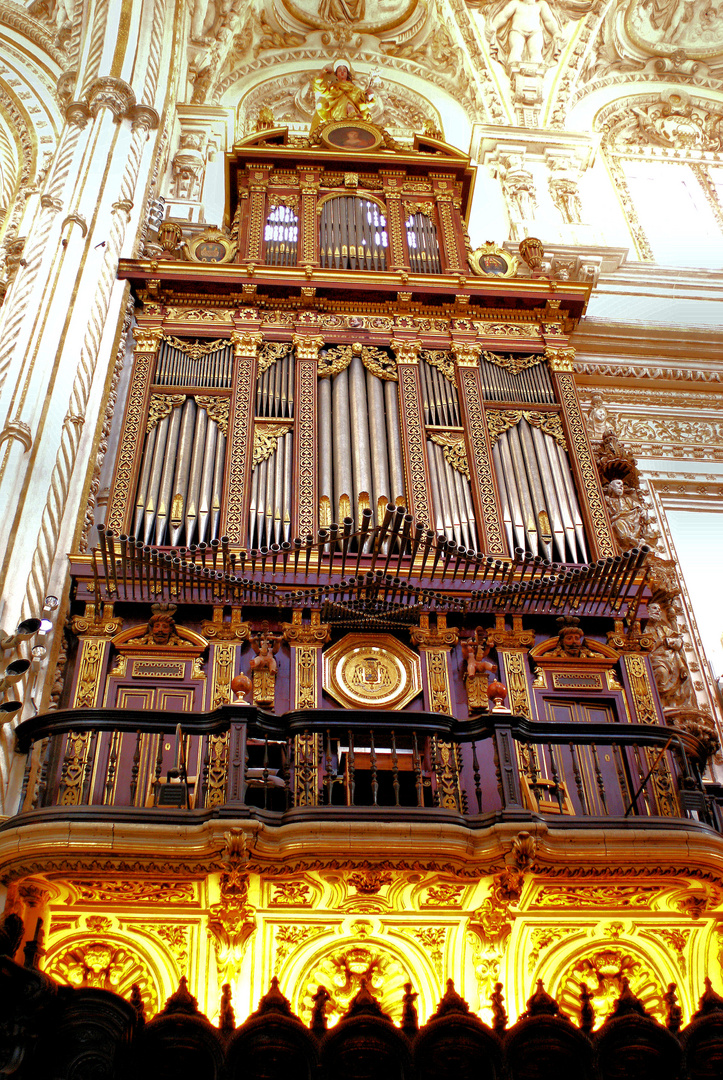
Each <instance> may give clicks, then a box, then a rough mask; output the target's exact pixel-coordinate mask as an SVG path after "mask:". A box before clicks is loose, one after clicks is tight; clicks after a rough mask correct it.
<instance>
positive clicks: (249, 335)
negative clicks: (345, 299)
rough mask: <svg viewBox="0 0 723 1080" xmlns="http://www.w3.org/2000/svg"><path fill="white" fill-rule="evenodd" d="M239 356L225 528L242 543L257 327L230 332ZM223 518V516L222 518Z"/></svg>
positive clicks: (258, 336)
mask: <svg viewBox="0 0 723 1080" xmlns="http://www.w3.org/2000/svg"><path fill="white" fill-rule="evenodd" d="M231 341H232V343H233V351H234V356H235V358H236V383H235V386H234V392H233V397H232V400H231V416H230V417H229V446H228V448H227V451H226V452H227V458H228V467H227V470H226V475H227V478H228V480H227V491H228V497H227V500H226V516H225V520H224V531H225V534H226V536H228V538H229V541H230V542H231V543H232V544H242V543H243V540H244V536H245V533H246V529H245V520H246V519H245V516H244V515H245V510H246V502H247V498H246V493H247V490H248V486H249V476H250V472H251V463H252V459H253V455H252V454H250V453H249V446H250V442H251V436H252V432H253V421H254V417H253V400H254V395H253V393H252V390H253V386H254V379H255V373H256V353H257V351H258V347H259V345H260V344H261V342H262V341H263V335H262V334H261V333H260V332H259V331H255V330H234V331H233V333H232V334H231ZM222 520H223V519H222Z"/></svg>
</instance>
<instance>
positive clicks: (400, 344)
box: [389, 338, 422, 364]
mask: <svg viewBox="0 0 723 1080" xmlns="http://www.w3.org/2000/svg"><path fill="white" fill-rule="evenodd" d="M389 344H390V345H391V347H392V350H393V352H394V355H395V356H396V358H397V363H398V364H418V363H419V350H420V349H421V348H422V342H421V341H418V340H417V341H408V340H405V339H404V338H392V340H391V341H390V343H389Z"/></svg>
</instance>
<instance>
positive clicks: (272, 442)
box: [252, 424, 291, 469]
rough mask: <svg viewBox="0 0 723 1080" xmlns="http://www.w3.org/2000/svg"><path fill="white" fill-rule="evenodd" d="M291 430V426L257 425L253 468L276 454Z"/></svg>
mask: <svg viewBox="0 0 723 1080" xmlns="http://www.w3.org/2000/svg"><path fill="white" fill-rule="evenodd" d="M290 430H291V424H257V425H256V429H255V431H254V450H253V454H254V456H253V462H252V467H253V468H254V469H255V468H256V466H257V465H259V464H260V463H261V462H262V461H266V458H268V457H271V455H272V454H273V453H275V452H276V447H277V444H278V441H279V439H280V438H281V436H282V435H285V434H286V432H287V431H290Z"/></svg>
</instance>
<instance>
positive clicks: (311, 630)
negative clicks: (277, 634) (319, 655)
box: [281, 622, 331, 649]
mask: <svg viewBox="0 0 723 1080" xmlns="http://www.w3.org/2000/svg"><path fill="white" fill-rule="evenodd" d="M281 629H282V630H283V633H284V641H287V642H288V643H289V645H294V646H299V645H304V646H306V647H307V648H308V647H309V646H311V647H312V648H317V649H320V648H321V646H322V645H324V644H325V643H326V642H327V641H329V640H330V638H331V625H330V624H329V623H317V624H316V626H314V625H313V624H312V625H311V626H299V625H297V624H296V623H287V622H285V623H282V624H281Z"/></svg>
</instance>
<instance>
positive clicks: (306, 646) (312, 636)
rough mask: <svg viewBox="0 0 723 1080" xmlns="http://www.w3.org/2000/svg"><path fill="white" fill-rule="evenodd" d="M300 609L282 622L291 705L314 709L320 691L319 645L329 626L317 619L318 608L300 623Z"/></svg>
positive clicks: (320, 649) (328, 636)
mask: <svg viewBox="0 0 723 1080" xmlns="http://www.w3.org/2000/svg"><path fill="white" fill-rule="evenodd" d="M301 616H302V612H301V610H298V611H294V612H293V613H292V621H291V622H290V623H282V630H283V632H284V640H285V641H287V642H288V643H289V645H290V646H291V652H292V671H293V673H294V699H293V700H294V708H295V709H316V708H318V706H319V696H320V690H321V653H322V647H323V646H324V645H325V644H326V642H327V641H328V640H329V638H330V637H331V627H330V626H329V624H328V623H322V622H321V616H320V614H319V612H318V611H312V612H311V622H310V623H309V624H307V625H304V624H303V623H302V618H301Z"/></svg>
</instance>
